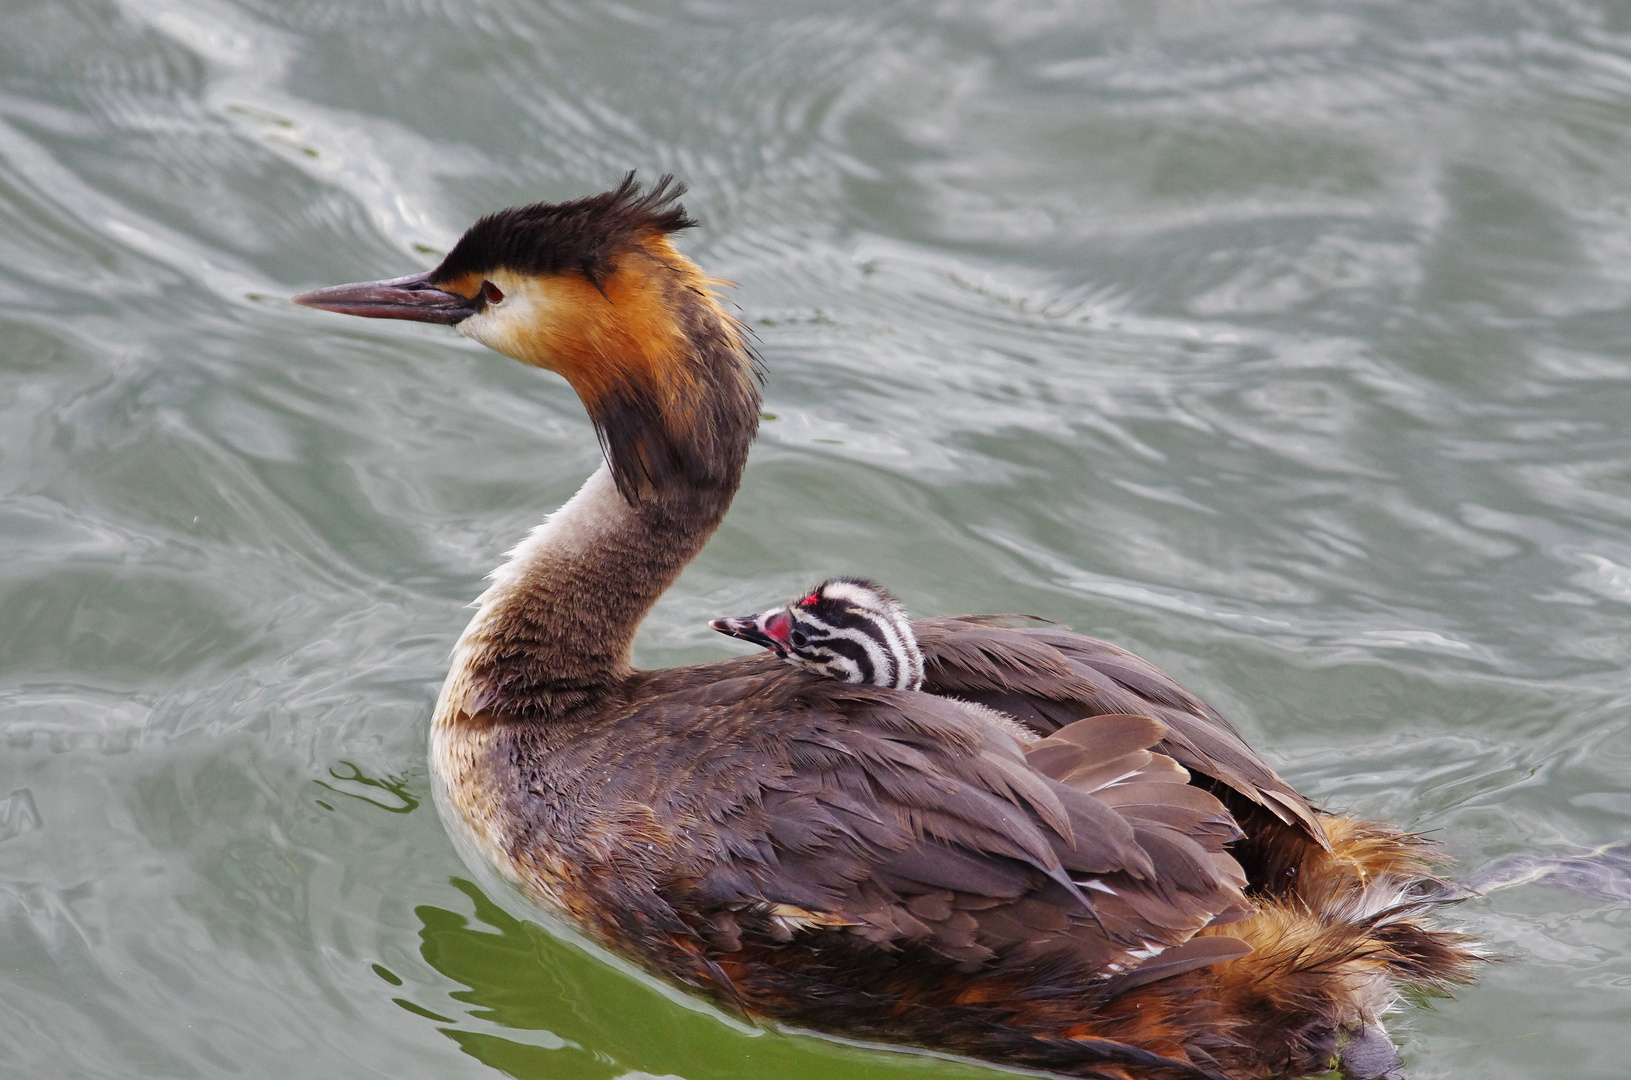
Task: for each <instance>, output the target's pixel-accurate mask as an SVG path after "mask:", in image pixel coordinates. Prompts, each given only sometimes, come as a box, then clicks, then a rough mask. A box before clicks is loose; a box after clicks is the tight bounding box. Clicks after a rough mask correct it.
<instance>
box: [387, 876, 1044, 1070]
mask: <svg viewBox="0 0 1631 1080" xmlns="http://www.w3.org/2000/svg"><path fill="white" fill-rule="evenodd" d="M453 886H454V887H455V888H457V889H458V890H459V891H460V892H462V893H464V895H465V896H467V897H469V898H470V902H471V905H472V912H471V914H469V915H466V914H463V913H460V912H456V911H449V910H447V909H445V908H440V907H435V906H433V905H430V904H425V905H421V906H419V907H417V908H415V909H414V914H415V915H417V916H418V917H419V921H420V924H421V928H420V931H419V939H420V947H419V951H420V955H421V956H423V957H424V959H425V961H426V962H427V963H429V964H430V966H431V967H433V968H435V969H436V970H437V971H439V972H441V973H442V974H443V975H445V976H447V977H448V978H449V979H452V980H454V981H455V982H457V983H459V984H461V985H462V986H463V987H465V989H462V990H455V991H453V992H452V993H450V994H449V995H448V996H449V997H450V998H452V999H453V1000H454V1001H456V1002H458V1003H459V1004H460V1005H462V1006H465V1008H464V1009H462V1010H459V1009H457V1008H454V1007H449V1006H447V1005H446V1004H445V1003H439V1002H431V1003H429V1007H427V1005H426V1004H422V1003H419V1002H414V1001H410V1000H408V999H406V998H393V1000H394V1001H396V1003H397V1004H398V1005H400V1006H401V1007H402V1008H404V1009H407V1010H408V1011H410V1012H412V1013H414V1014H416V1015H419V1016H424V1017H427V1018H429V1019H431V1020H435V1021H445V1022H446V1023H447V1024H448V1025H449V1026H445V1027H441V1028H439V1029H438V1030H440V1031H441V1032H442V1033H443V1034H444V1035H446V1036H447V1037H448V1038H450V1039H452V1040H453V1041H454V1042H455V1043H457V1044H458V1046H459V1048H460V1049H461V1050H463V1051H464V1052H465V1053H467V1054H469V1055H470V1056H471V1057H474V1058H476V1059H477V1060H479V1061H482V1062H485V1063H486V1064H488V1065H491V1066H492V1067H493V1068H495V1069H498V1070H499V1071H501V1072H503V1073H505V1074H507V1075H509V1076H514V1077H517V1078H519V1080H611V1078H612V1077H624V1076H630V1075H634V1076H679V1077H684V1078H685V1080H724V1078H726V1077H742V1076H760V1077H776V1078H788V1080H794V1078H798V1077H811V1078H815V1077H828V1078H830V1077H833V1076H845V1077H854V1078H860V1080H908V1078H913V1080H917V1078H922V1077H925V1076H928V1075H932V1076H934V1077H935V1078H937V1080H959V1078H962V1080H974V1078H976V1077H982V1076H997V1075H1012V1074H1009V1073H1001V1074H998V1073H995V1072H993V1071H992V1070H989V1069H985V1068H982V1067H980V1066H977V1065H973V1064H968V1063H964V1062H952V1061H948V1060H946V1059H944V1058H939V1057H933V1056H929V1055H916V1054H904V1053H892V1054H878V1053H873V1052H869V1051H866V1050H862V1049H860V1048H856V1047H851V1046H848V1045H845V1044H842V1043H838V1042H834V1041H831V1040H827V1039H817V1038H814V1037H809V1036H802V1035H789V1034H784V1033H782V1032H778V1031H768V1030H743V1029H740V1028H739V1026H738V1025H736V1024H732V1023H727V1022H725V1021H723V1020H721V1019H720V1018H719V1017H718V1016H716V1015H715V1014H713V1013H712V1012H710V1011H708V1010H706V1009H705V1008H703V1007H701V1006H699V1005H697V1004H695V1003H693V1002H685V1001H683V999H676V998H673V997H670V996H669V995H667V994H665V993H664V992H663V991H661V990H659V989H657V988H656V987H655V986H653V985H651V984H648V983H646V982H645V981H643V980H641V979H639V978H634V977H631V976H629V975H627V974H625V973H624V972H622V971H619V970H618V969H616V968H614V967H612V966H610V965H608V964H606V963H605V962H603V961H602V960H600V959H599V958H597V957H594V956H591V955H589V954H587V953H585V952H583V951H581V950H579V949H578V948H576V947H574V946H572V945H569V944H567V943H565V942H562V941H560V940H557V939H556V938H554V937H552V936H550V934H549V933H548V932H547V931H545V930H544V929H543V928H541V927H539V926H537V925H535V924H533V923H530V922H523V921H521V920H519V919H516V918H514V917H513V916H511V915H510V914H509V913H508V912H506V911H504V910H503V909H502V908H500V907H499V906H498V905H496V904H494V903H493V902H492V901H491V900H489V899H488V898H487V897H486V896H485V895H484V894H483V893H482V891H481V890H480V889H479V888H478V887H477V886H475V885H474V884H472V883H471V882H469V881H465V880H463V879H460V878H454V879H453ZM393 977H394V976H393ZM381 978H385V979H386V981H387V982H389V981H390V979H389V978H386V976H385V974H381ZM441 1011H446V1012H462V1014H463V1015H464V1016H465V1017H467V1018H468V1019H461V1020H458V1021H447V1020H446V1018H445V1017H443V1016H441V1015H439V1013H440V1012H441ZM515 1032H527V1033H528V1034H527V1035H526V1036H525V1037H522V1036H519V1035H516V1034H513V1033H515ZM606 1047H616V1048H617V1051H616V1054H615V1056H613V1055H611V1054H608V1053H607V1052H606V1050H605V1048H606Z"/></svg>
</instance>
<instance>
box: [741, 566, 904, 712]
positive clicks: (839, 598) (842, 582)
mask: <svg viewBox="0 0 1631 1080" xmlns="http://www.w3.org/2000/svg"><path fill="white" fill-rule="evenodd" d="M708 625H709V626H711V627H713V628H714V629H715V630H718V631H719V632H720V633H721V634H729V635H730V636H731V637H738V638H741V639H742V640H743V641H751V642H753V643H754V644H755V645H763V646H764V647H765V648H767V649H769V650H770V651H771V652H773V653H775V654H776V655H777V656H779V657H781V658H782V659H783V660H785V661H787V662H788V663H789V664H792V665H794V666H795V667H801V668H803V669H804V670H806V671H812V672H814V673H815V674H817V675H825V676H827V677H828V678H833V679H840V680H842V681H844V682H848V683H869V684H871V685H873V686H892V687H894V688H895V689H896V690H916V689H918V688H919V687H921V686H922V685H923V653H922V652H921V651H920V650H919V649H918V647H917V635H916V634H915V633H913V632H912V624H911V621H910V620H908V619H907V618H906V609H905V608H904V607H902V606H901V602H900V601H899V600H896V599H895V598H894V597H893V596H891V595H890V594H889V592H888V590H886V589H885V588H884V587H883V586H882V585H879V584H878V583H877V582H875V581H867V580H866V579H864V578H850V577H838V578H828V579H827V580H826V581H823V582H822V583H821V584H820V585H817V586H816V587H815V588H813V589H811V590H810V591H809V592H808V593H806V594H805V595H804V597H803V598H802V599H800V600H795V601H793V602H792V603H790V604H784V605H782V606H781V607H776V608H771V609H770V610H769V611H766V612H762V613H761V614H758V615H741V616H734V617H731V618H724V619H715V620H713V621H712V622H710V623H709V624H708Z"/></svg>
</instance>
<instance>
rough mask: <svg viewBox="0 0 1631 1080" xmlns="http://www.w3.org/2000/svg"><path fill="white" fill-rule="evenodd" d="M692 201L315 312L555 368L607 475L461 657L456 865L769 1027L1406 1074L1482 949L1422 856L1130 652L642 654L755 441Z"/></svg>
mask: <svg viewBox="0 0 1631 1080" xmlns="http://www.w3.org/2000/svg"><path fill="white" fill-rule="evenodd" d="M678 194H679V191H678V190H677V189H676V188H675V187H673V186H671V185H670V184H669V182H668V181H667V180H666V179H665V180H664V181H663V182H661V183H659V184H657V185H656V186H655V187H654V188H653V189H651V190H650V191H642V190H641V189H640V188H639V187H638V186H637V185H636V184H635V183H634V182H633V178H632V175H631V177H630V178H628V179H626V180H625V182H624V184H623V185H622V186H621V187H620V188H618V189H617V190H616V191H613V192H608V193H606V194H603V195H597V196H592V197H590V198H586V199H580V200H577V201H575V202H570V203H562V204H556V205H538V206H532V207H525V208H519V209H515V210H508V211H503V212H501V213H499V214H495V215H492V216H490V217H488V218H483V219H482V220H481V221H479V222H477V223H476V225H474V226H473V227H472V228H471V229H470V230H469V232H467V233H466V234H465V236H464V237H463V238H462V239H461V240H460V241H459V243H458V245H457V246H455V248H454V249H453V251H452V252H451V253H450V254H449V255H448V257H447V258H446V259H445V260H444V261H443V263H442V264H441V265H440V266H439V267H438V268H437V269H436V270H434V271H431V272H430V273H428V274H421V275H415V276H412V277H408V278H400V279H396V280H394V281H388V282H369V283H361V284H357V285H346V286H337V287H334V288H331V289H323V290H318V291H316V292H313V293H308V294H305V295H303V296H301V297H298V298H297V300H298V301H299V302H301V303H304V304H307V305H308V306H313V307H321V308H326V309H328V310H334V311H341V312H346V313H350V314H357V315H362V316H366V317H374V318H406V319H416V320H420V321H427V322H438V323H444V324H449V325H454V326H456V327H457V328H458V330H459V331H460V332H461V333H464V334H466V335H467V336H469V337H472V338H474V339H476V340H478V341H481V342H482V343H484V344H486V345H489V346H491V347H492V348H494V349H496V350H498V351H499V352H502V353H505V354H507V355H509V356H512V357H514V358H516V359H518V360H520V361H522V362H523V363H527V364H531V365H534V366H538V367H543V368H546V369H549V370H552V371H555V372H557V373H559V374H560V375H562V376H563V377H565V378H566V379H567V380H568V382H570V383H571V385H572V386H573V387H574V388H575V389H576V391H577V393H578V395H579V397H580V399H581V400H582V402H583V404H584V406H585V408H586V410H587V411H588V413H589V415H590V418H591V419H592V420H593V422H594V424H595V427H596V430H597V432H598V434H599V435H600V438H601V441H602V444H603V446H604V448H605V453H606V465H605V466H604V467H603V468H601V469H600V470H598V471H596V472H595V474H594V475H593V476H591V477H590V478H589V480H588V481H587V482H586V483H585V484H584V486H583V488H582V489H581V490H580V491H579V492H578V493H577V494H576V495H575V496H574V497H573V498H572V499H571V500H570V501H569V502H567V503H566V505H564V506H563V507H562V508H561V509H560V510H558V511H557V512H556V513H555V514H553V515H552V516H551V517H550V518H549V519H548V520H547V521H546V522H545V523H544V524H543V525H541V526H539V528H538V529H536V530H534V531H533V533H532V534H531V535H530V536H529V537H528V538H527V539H526V540H524V541H522V543H521V544H520V545H518V546H517V547H516V548H515V549H514V550H513V551H512V552H511V553H510V555H509V558H508V560H507V561H506V562H505V563H504V564H503V565H502V566H501V567H500V568H499V569H498V570H496V571H495V572H494V574H493V576H492V584H491V586H490V587H489V588H488V589H487V591H486V592H485V593H484V594H483V595H482V597H481V598H480V600H479V601H478V607H477V612H476V614H475V616H474V618H473V619H472V620H471V622H470V625H469V626H468V627H467V628H466V629H465V631H464V633H463V634H462V635H461V636H460V638H459V640H458V644H457V645H456V647H455V650H454V659H453V666H452V670H451V672H450V674H449V676H448V679H447V682H446V684H445V686H444V688H443V691H442V695H441V698H440V700H439V702H438V704H437V708H436V714H435V717H434V720H433V722H432V735H431V768H432V771H433V773H434V776H435V782H436V784H437V787H438V793H439V794H438V802H439V804H440V805H442V807H443V810H444V814H445V816H446V817H448V819H449V824H450V827H451V828H452V829H454V830H455V831H456V832H458V833H461V834H463V835H464V836H465V837H466V838H467V839H466V842H465V844H464V845H463V846H464V847H466V848H467V849H473V850H474V851H476V852H477V853H478V854H479V858H481V859H482V860H485V861H487V862H489V863H491V864H492V865H493V866H494V867H496V868H497V869H498V870H499V871H500V872H501V873H502V874H503V876H504V877H506V878H507V879H508V880H509V881H511V882H512V883H514V884H515V885H516V886H517V887H518V888H519V889H520V890H521V891H522V892H523V893H524V894H525V895H526V896H527V897H528V898H529V899H530V900H532V901H533V902H534V903H536V904H538V905H540V906H541V907H543V908H546V909H549V910H551V911H553V912H556V913H558V914H559V915H561V916H562V917H564V918H566V919H568V920H570V921H571V922H572V923H573V924H574V925H575V926H577V927H578V928H580V929H581V930H582V931H584V932H585V933H586V934H588V935H589V936H590V937H592V938H593V939H595V940H596V941H598V942H600V943H602V944H604V945H605V946H607V947H608V948H610V949H611V950H613V951H614V952H617V953H619V954H621V955H624V956H628V957H631V958H633V959H634V960H636V961H637V962H639V963H640V964H642V965H643V966H645V967H646V968H648V969H649V970H651V971H653V972H656V973H657V974H659V975H661V976H662V977H664V978H666V979H668V980H671V981H673V982H675V983H678V984H681V985H683V986H686V987H689V988H692V989H693V990H695V991H697V992H700V993H703V994H705V995H707V996H709V997H711V998H712V999H713V1000H715V1001H716V1002H718V1003H719V1004H720V1005H721V1006H722V1007H725V1008H727V1009H733V1010H736V1011H739V1012H742V1013H745V1014H747V1015H749V1016H755V1017H763V1018H772V1019H777V1020H782V1021H786V1022H790V1023H793V1024H797V1025H800V1026H805V1027H810V1028H814V1029H818V1030H824V1031H830V1032H835V1033H838V1034H842V1035H846V1036H851V1037H857V1038H864V1039H871V1040H876V1041H883V1042H895V1043H906V1044H913V1045H918V1046H925V1047H931V1048H935V1049H939V1050H945V1051H950V1052H955V1053H962V1054H966V1055H969V1056H972V1057H977V1058H981V1059H985V1060H988V1061H992V1062H996V1063H999V1064H1006V1065H1011V1066H1023V1067H1029V1068H1036V1069H1045V1070H1052V1071H1055V1072H1059V1073H1063V1074H1069V1075H1076V1076H1091V1077H1134V1076H1137V1077H1152V1078H1176V1077H1201V1076H1207V1077H1242V1078H1244V1077H1292V1076H1302V1075H1308V1074H1312V1073H1316V1072H1321V1071H1326V1070H1329V1069H1332V1068H1341V1069H1343V1070H1345V1071H1346V1072H1347V1073H1348V1074H1349V1075H1352V1076H1362V1077H1366V1078H1370V1077H1376V1076H1384V1075H1390V1074H1392V1073H1393V1072H1394V1071H1395V1069H1396V1063H1397V1058H1396V1055H1395V1054H1394V1053H1393V1050H1392V1047H1391V1043H1389V1042H1388V1040H1387V1038H1386V1036H1385V1034H1384V1033H1383V1032H1382V1028H1381V1026H1380V1017H1381V1014H1382V1012H1383V1011H1384V1010H1385V1009H1387V1008H1388V1007H1389V1006H1390V1005H1391V1004H1392V1002H1393V1000H1394V999H1395V997H1396V996H1397V994H1398V992H1399V991H1400V990H1401V989H1402V988H1406V987H1417V988H1428V989H1437V988H1441V987H1444V986H1445V985H1447V984H1449V983H1453V982H1456V981H1460V980H1464V979H1465V978H1467V977H1468V975H1469V974H1470V970H1471V966H1472V963H1473V960H1474V953H1473V951H1472V950H1471V948H1470V946H1469V943H1468V942H1467V941H1466V940H1465V939H1464V938H1462V937H1460V936H1459V935H1457V934H1455V933H1452V932H1449V931H1446V930H1443V929H1440V928H1437V927H1435V926H1434V925H1432V924H1431V922H1430V920H1429V915H1430V909H1431V908H1432V907H1433V906H1434V905H1435V904H1436V903H1438V902H1439V898H1440V897H1441V896H1442V895H1444V893H1443V892H1442V891H1441V890H1440V889H1439V888H1438V882H1437V879H1435V878H1433V877H1432V876H1431V874H1430V873H1429V872H1428V866H1427V863H1426V861H1425V860H1424V858H1423V854H1424V852H1423V848H1422V845H1421V844H1420V843H1419V842H1418V841H1417V840H1416V839H1415V838H1413V837H1410V836H1407V835H1405V834H1402V833H1400V832H1398V831H1397V830H1395V829H1393V828H1391V827H1389V826H1386V825H1381V824H1378V823H1374V822H1362V821H1356V820H1353V819H1350V818H1345V817H1336V816H1331V815H1327V814H1324V813H1321V812H1319V811H1317V810H1315V809H1314V808H1313V807H1311V806H1310V805H1309V804H1308V802H1307V801H1306V800H1305V799H1304V798H1303V797H1302V796H1300V795H1299V794H1298V793H1297V792H1296V791H1295V790H1294V789H1293V788H1292V787H1291V786H1290V785H1288V784H1287V783H1286V782H1285V781H1284V780H1282V779H1281V778H1280V777H1279V776H1278V775H1277V774H1276V773H1275V772H1274V771H1273V770H1272V769H1271V768H1269V767H1268V766H1267V765H1266V764H1264V763H1263V762H1262V761H1261V759H1259V758H1258V757H1257V755H1256V754H1254V753H1253V752H1252V751H1251V749H1250V748H1249V747H1247V746H1246V744H1245V743H1244V742H1243V741H1242V740H1241V739H1240V738H1239V737H1238V736H1237V735H1236V734H1235V733H1234V732H1233V731H1232V729H1230V728H1229V726H1228V725H1227V724H1226V723H1225V722H1224V721H1223V720H1222V718H1221V717H1220V716H1219V715H1218V714H1217V713H1216V712H1215V711H1214V710H1212V709H1211V708H1210V707H1209V706H1207V705H1205V704H1204V703H1202V702H1201V701H1199V700H1198V699H1196V698H1195V697H1194V696H1192V695H1191V694H1189V693H1187V692H1186V691H1184V690H1183V689H1182V688H1181V687H1179V686H1178V685H1177V684H1176V683H1174V682H1173V681H1172V680H1171V679H1170V678H1168V677H1167V676H1166V675H1164V674H1163V673H1162V672H1160V671H1159V670H1157V669H1156V668H1155V667H1153V666H1152V665H1150V664H1148V663H1147V662H1145V661H1143V660H1141V659H1139V658H1138V657H1135V656H1133V655H1132V654H1130V653H1127V652H1125V651H1124V650H1121V649H1118V648H1116V647H1114V646H1112V645H1108V644H1106V643H1104V642H1100V641H1096V640H1093V639H1091V638H1086V637H1083V636H1081V635H1078V634H1075V633H1072V632H1070V631H1068V630H1065V629H1063V628H1059V627H1054V626H1040V627H1037V626H1025V627H1017V628H1016V627H1011V626H1006V625H1003V624H1002V620H999V619H992V618H982V617H976V616H968V617H953V618H935V619H922V620H918V621H917V622H915V623H911V624H910V630H911V636H912V638H913V640H914V641H915V651H916V654H917V659H916V661H915V662H913V661H906V662H905V667H900V666H899V665H897V669H898V670H892V671H891V672H890V673H889V674H888V677H887V678H885V677H882V672H883V666H882V665H880V664H878V663H876V662H875V660H871V659H869V662H870V663H871V674H870V675H868V676H866V677H863V678H858V679H856V680H855V681H848V676H847V675H841V671H842V670H844V666H843V665H842V664H837V663H836V662H835V663H834V664H833V666H832V667H831V670H830V671H827V672H818V671H812V670H805V669H803V668H802V667H798V666H793V665H790V664H784V663H781V662H780V660H779V659H778V658H777V657H775V656H772V655H767V654H759V655H754V656H746V657H739V658H736V659H731V660H724V661H720V662H718V663H713V664H704V665H700V666H696V667H690V668H677V669H669V670H659V671H642V670H637V669H636V668H634V667H633V666H632V664H631V663H630V659H629V658H630V647H631V643H632V640H633V637H634V632H635V630H636V628H637V627H638V625H639V623H640V621H641V620H642V619H643V618H644V616H645V615H646V613H647V611H648V610H649V609H650V607H651V606H652V604H653V603H655V601H656V600H657V598H658V597H659V596H661V595H662V593H663V592H664V590H666V589H667V588H668V586H669V585H670V584H671V583H672V582H673V581H674V579H675V578H676V577H677V576H678V574H679V573H680V571H681V570H682V569H683V568H684V567H685V565H686V564H687V563H688V562H690V560H691V559H692V558H693V557H694V556H695V555H696V554H697V552H698V551H700V549H701V548H702V546H703V544H704V543H705V542H706V541H707V539H708V538H709V536H710V535H712V533H713V531H714V529H715V528H716V527H717V526H718V524H719V522H720V520H721V519H722V518H723V516H724V514H725V512H726V510H727V509H728V507H729V505H730V502H731V499H732V496H733V495H734V494H735V491H736V488H737V485H738V483H739V481H740V478H741V474H742V469H743V465H744V463H745V461H746V458H747V451H748V446H749V444H750V442H751V440H752V438H753V435H754V431H755V428H756V424H757V418H758V405H759V396H758V390H757V382H756V372H755V368H754V364H753V360H752V357H751V355H750V353H749V351H748V349H747V348H746V345H745V343H744V341H743V337H742V333H741V331H740V330H739V328H738V327H737V325H736V324H735V322H734V321H733V320H731V319H730V317H729V316H728V315H727V314H726V313H725V312H724V310H723V309H722V308H721V306H720V305H719V303H718V301H717V300H716V299H715V297H714V293H713V290H712V283H711V282H710V281H709V279H707V278H706V277H705V276H704V275H703V274H702V273H701V272H700V271H699V270H698V269H697V268H696V267H695V266H694V265H693V264H691V263H690V262H689V261H688V260H686V259H685V258H684V257H683V256H681V255H680V254H679V253H678V252H677V251H676V250H675V249H674V247H673V246H672V244H671V242H670V240H669V237H670V235H671V234H672V233H673V232H674V231H676V230H678V229H681V228H684V227H686V226H688V225H689V224H691V222H690V220H689V219H688V218H687V217H686V216H685V214H684V212H683V210H681V209H679V208H678V206H677V205H675V202H674V199H675V198H676V197H677V195H678ZM857 655H860V654H856V653H855V652H854V650H849V651H848V652H847V653H846V651H845V650H844V649H842V648H834V649H833V650H832V656H831V657H829V660H832V661H836V660H837V659H838V658H839V657H840V656H848V657H849V658H850V659H852V660H853V659H854V658H855V656H857ZM902 655H905V654H902ZM914 663H915V670H909V669H913V666H914ZM857 673H858V674H859V673H860V672H859V667H858V665H857ZM880 683H884V684H883V685H880ZM914 684H915V685H914ZM970 706H973V707H974V708H971V707H970ZM985 712H994V713H995V714H998V715H1000V716H1001V717H1004V718H1007V720H1006V721H1005V722H1006V723H1008V724H1010V725H1014V724H1017V725H1019V728H1018V729H1005V728H1004V727H1002V726H1001V725H994V724H991V723H987V722H984V721H983V720H982V716H983V715H984V713H985Z"/></svg>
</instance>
